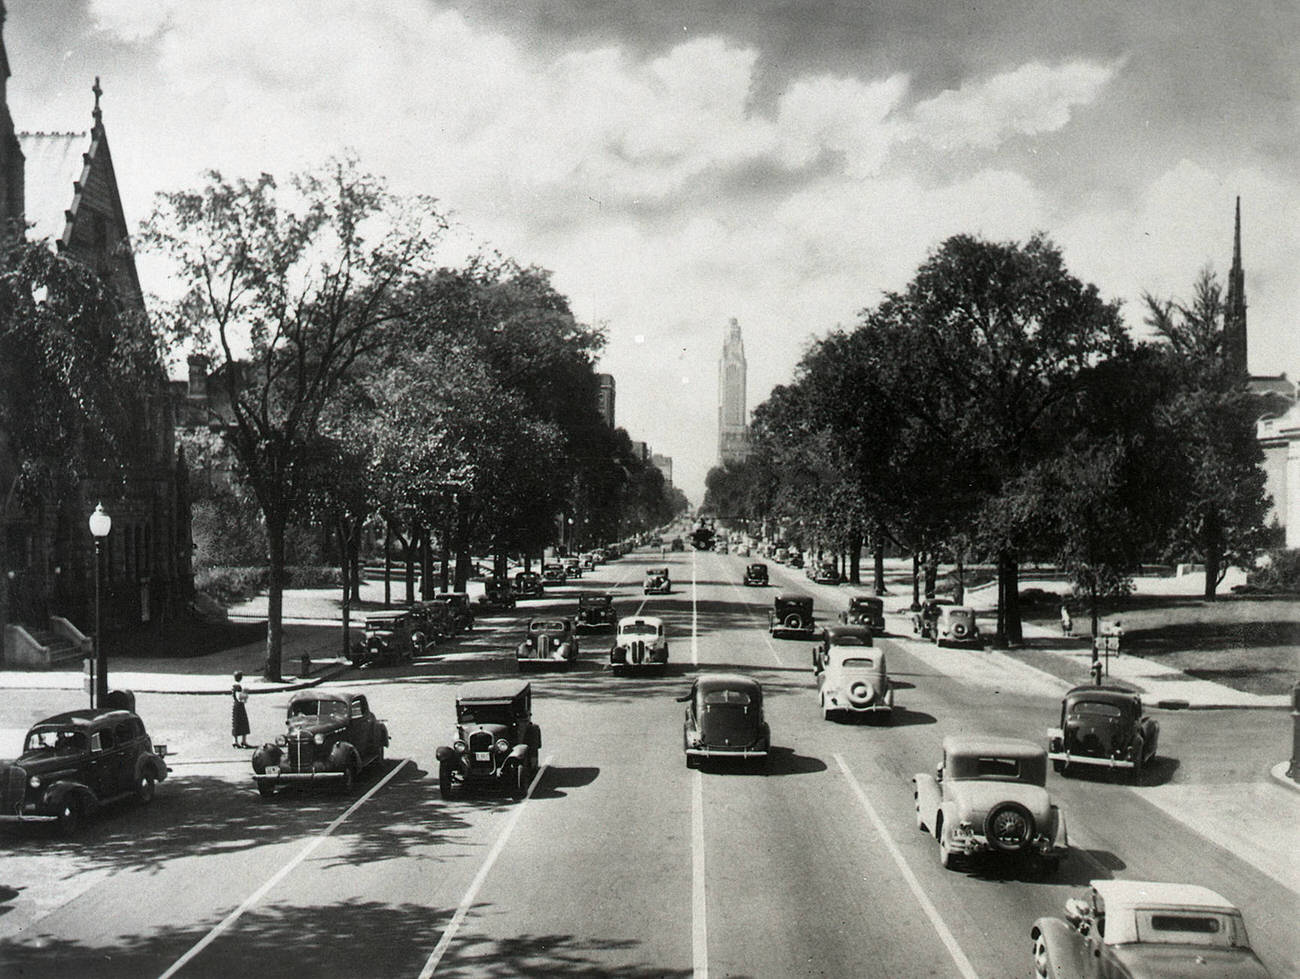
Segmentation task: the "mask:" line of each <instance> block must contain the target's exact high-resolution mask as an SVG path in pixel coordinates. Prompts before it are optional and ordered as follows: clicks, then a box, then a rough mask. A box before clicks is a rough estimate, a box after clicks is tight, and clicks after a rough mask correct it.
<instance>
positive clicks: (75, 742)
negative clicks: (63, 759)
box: [26, 728, 86, 755]
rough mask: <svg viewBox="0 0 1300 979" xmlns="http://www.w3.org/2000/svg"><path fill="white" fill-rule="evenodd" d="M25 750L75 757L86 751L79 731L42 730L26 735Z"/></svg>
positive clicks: (83, 735) (84, 738)
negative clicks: (51, 752)
mask: <svg viewBox="0 0 1300 979" xmlns="http://www.w3.org/2000/svg"><path fill="white" fill-rule="evenodd" d="M26 750H27V751H42V750H46V751H53V752H55V753H56V754H60V755H77V754H81V753H82V752H83V751H85V750H86V736H85V734H83V733H82V732H80V731H68V730H60V729H57V728H44V729H42V730H39V731H33V732H31V734H29V735H27V748H26Z"/></svg>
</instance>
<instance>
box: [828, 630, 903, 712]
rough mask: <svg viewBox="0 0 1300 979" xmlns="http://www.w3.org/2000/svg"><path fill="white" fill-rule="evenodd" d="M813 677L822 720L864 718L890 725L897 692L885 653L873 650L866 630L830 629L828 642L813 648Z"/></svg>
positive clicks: (880, 650) (869, 635)
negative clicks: (890, 679) (849, 717)
mask: <svg viewBox="0 0 1300 979" xmlns="http://www.w3.org/2000/svg"><path fill="white" fill-rule="evenodd" d="M813 673H814V674H815V675H816V677H817V703H818V705H819V706H820V707H821V710H822V719H823V720H827V721H829V720H831V719H832V718H834V717H837V716H839V717H843V716H846V715H859V716H863V715H865V716H870V717H880V718H882V719H884V720H886V721H887V720H889V718H890V716H891V715H892V713H893V710H894V690H893V687H892V686H891V685H890V683H889V675H888V673H887V672H886V668H885V651H884V650H883V649H875V648H873V646H872V643H871V630H870V629H868V628H867V627H866V626H861V625H832V626H828V627H827V629H826V639H825V641H824V642H823V643H822V644H821V645H820V646H815V647H813Z"/></svg>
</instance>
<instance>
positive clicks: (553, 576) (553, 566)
mask: <svg viewBox="0 0 1300 979" xmlns="http://www.w3.org/2000/svg"><path fill="white" fill-rule="evenodd" d="M568 578H569V576H568V575H567V574H565V572H564V565H563V564H561V563H560V562H559V561H552V562H549V563H547V564H543V565H542V581H556V582H563V581H567V580H568Z"/></svg>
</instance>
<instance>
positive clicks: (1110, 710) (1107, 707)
mask: <svg viewBox="0 0 1300 979" xmlns="http://www.w3.org/2000/svg"><path fill="white" fill-rule="evenodd" d="M1159 738H1160V724H1159V722H1158V721H1156V720H1155V718H1153V717H1147V716H1145V715H1144V714H1143V713H1142V698H1141V697H1140V696H1138V695H1137V694H1136V693H1134V692H1133V691H1131V690H1126V689H1124V688H1123V687H1114V686H1093V687H1089V686H1082V687H1075V688H1073V689H1072V690H1068V691H1066V694H1065V699H1064V700H1062V701H1061V726H1060V727H1054V728H1051V729H1050V730H1048V732H1047V756H1048V757H1049V758H1050V759H1052V768H1053V769H1055V770H1056V771H1057V772H1060V773H1061V774H1062V775H1067V774H1069V773H1070V771H1071V770H1072V769H1073V768H1074V766H1076V765H1088V766H1092V767H1097V768H1108V769H1116V768H1120V769H1124V768H1127V769H1129V770H1131V771H1132V773H1133V778H1134V779H1135V780H1137V779H1140V778H1141V777H1142V770H1143V768H1145V766H1146V765H1147V763H1148V762H1150V761H1151V760H1152V759H1154V758H1155V756H1156V743H1157V741H1158V740H1159Z"/></svg>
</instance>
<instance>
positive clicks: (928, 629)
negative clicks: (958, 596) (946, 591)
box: [912, 598, 943, 639]
mask: <svg viewBox="0 0 1300 979" xmlns="http://www.w3.org/2000/svg"><path fill="white" fill-rule="evenodd" d="M941 608H943V603H942V602H940V601H939V600H938V599H935V598H927V599H926V600H925V601H924V602H922V603H921V608H920V610H918V611H916V612H913V613H912V634H913V635H914V636H916V637H917V638H918V639H934V636H935V629H936V626H937V625H938V623H939V610H940V609H941Z"/></svg>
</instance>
